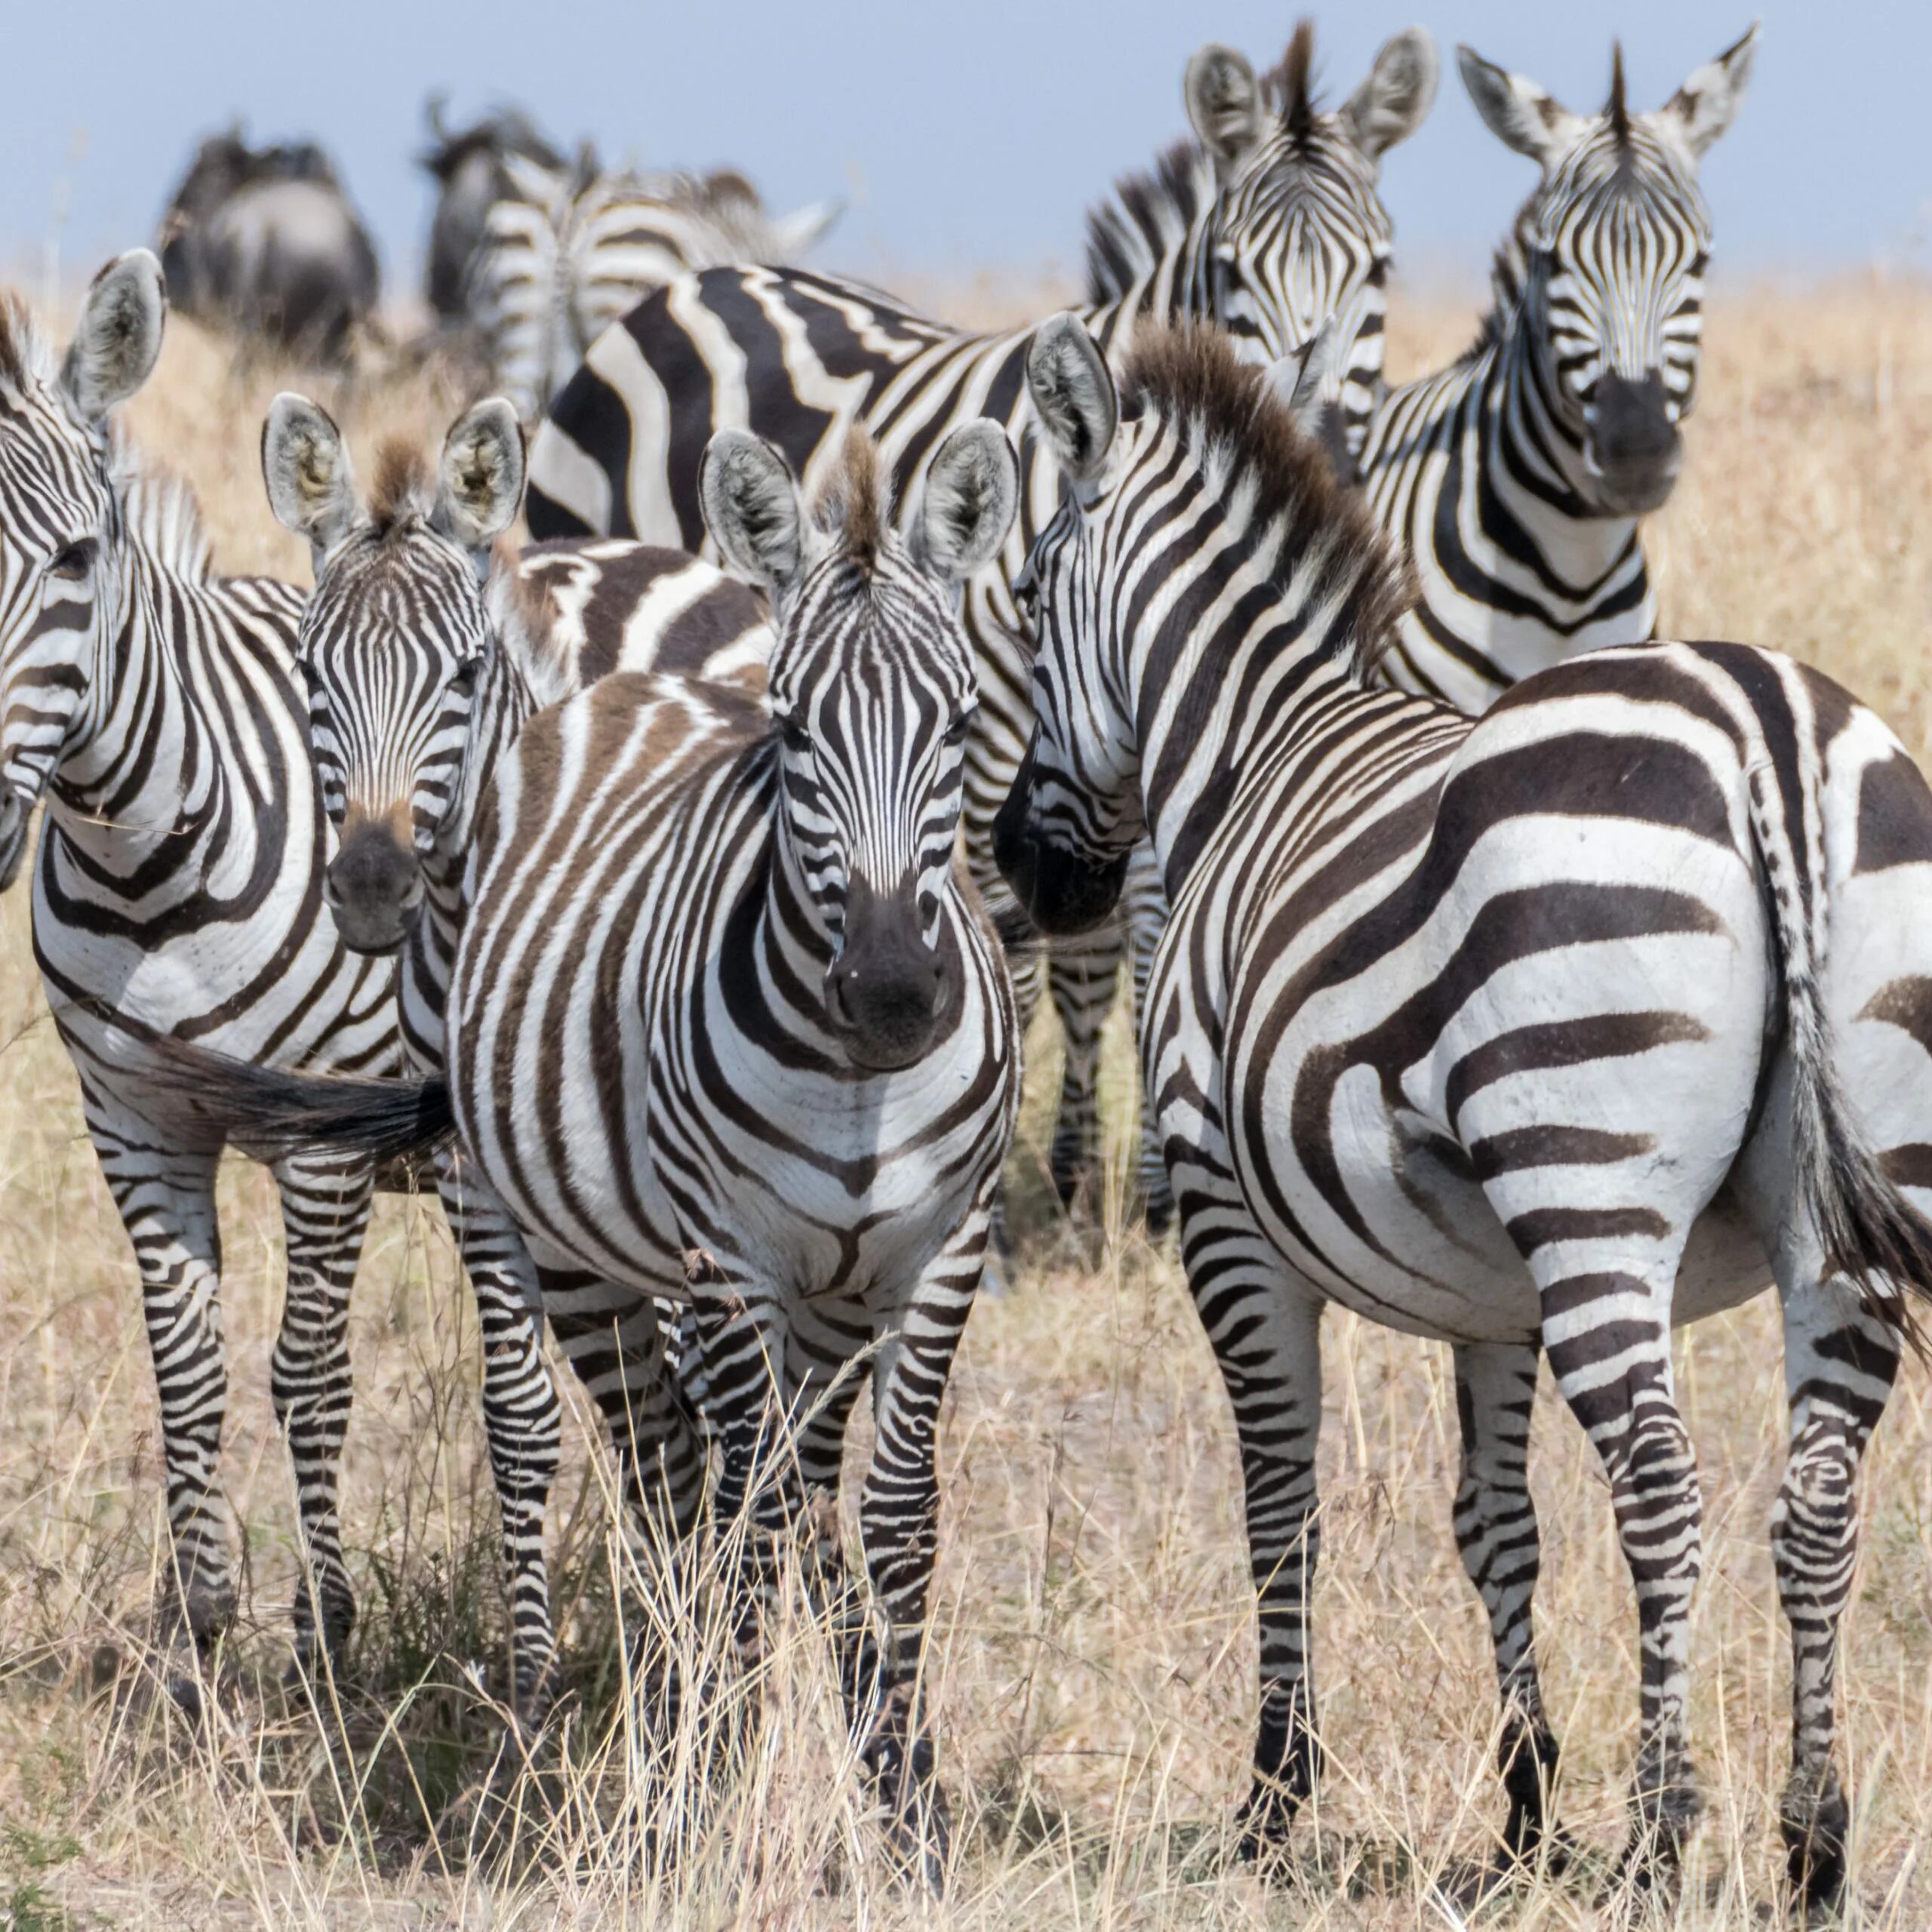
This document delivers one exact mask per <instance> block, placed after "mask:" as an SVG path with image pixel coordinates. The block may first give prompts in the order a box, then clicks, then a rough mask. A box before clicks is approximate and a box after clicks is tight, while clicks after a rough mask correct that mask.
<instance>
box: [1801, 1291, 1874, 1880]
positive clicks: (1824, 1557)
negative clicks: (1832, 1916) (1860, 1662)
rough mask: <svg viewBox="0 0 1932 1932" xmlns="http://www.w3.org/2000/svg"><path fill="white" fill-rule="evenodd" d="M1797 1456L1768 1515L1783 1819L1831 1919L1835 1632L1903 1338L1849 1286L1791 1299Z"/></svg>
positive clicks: (1837, 1825) (1842, 1836)
mask: <svg viewBox="0 0 1932 1932" xmlns="http://www.w3.org/2000/svg"><path fill="white" fill-rule="evenodd" d="M1784 1324H1785V1386H1786V1394H1787V1396H1788V1398H1789V1403H1790V1407H1791V1438H1790V1448H1789V1454H1788V1457H1787V1460H1786V1463H1785V1472H1784V1480H1783V1483H1782V1484H1780V1487H1779V1490H1778V1497H1777V1503H1775V1504H1774V1506H1773V1508H1772V1512H1771V1555H1772V1558H1773V1561H1774V1565H1775V1567H1776V1569H1777V1582H1778V1596H1779V1599H1780V1602H1781V1603H1782V1604H1783V1607H1784V1613H1785V1616H1786V1620H1788V1621H1789V1623H1790V1625H1791V1662H1792V1684H1791V1695H1792V1727H1791V1732H1792V1752H1791V1777H1790V1780H1789V1783H1787V1784H1786V1787H1785V1794H1784V1799H1783V1804H1781V1805H1780V1808H1779V1814H1778V1822H1779V1826H1780V1830H1781V1832H1782V1834H1783V1838H1784V1844H1785V1862H1786V1877H1787V1878H1788V1881H1789V1884H1790V1886H1791V1888H1792V1893H1793V1894H1794V1895H1795V1897H1796V1899H1797V1900H1798V1903H1799V1904H1800V1905H1801V1906H1802V1907H1803V1908H1804V1909H1805V1910H1806V1911H1807V1912H1810V1913H1813V1914H1816V1913H1818V1912H1829V1910H1830V1909H1832V1907H1834V1906H1835V1905H1836V1904H1837V1903H1838V1900H1839V1898H1840V1897H1841V1894H1842V1893H1843V1891H1844V1880H1845V1851H1846V1838H1847V1835H1848V1832H1849V1830H1850V1807H1848V1806H1847V1804H1846V1801H1845V1795H1844V1786H1842V1784H1841V1783H1840V1782H1839V1778H1838V1765H1837V1762H1836V1758H1835V1749H1834V1746H1835V1731H1836V1718H1835V1708H1834V1706H1835V1690H1836V1687H1837V1684H1836V1679H1837V1664H1838V1626H1839V1623H1840V1620H1841V1619H1842V1617H1843V1616H1844V1608H1845V1604H1846V1602H1847V1599H1848V1598H1849V1597H1850V1593H1851V1577H1852V1568H1853V1565H1854V1561H1855V1560H1856V1558H1857V1545H1858V1506H1857V1494H1856V1491H1855V1483H1856V1479H1857V1472H1858V1464H1859V1461H1860V1457H1862V1456H1863V1453H1864V1450H1865V1447H1866V1444H1867V1443H1868V1442H1869V1441H1870V1440H1871V1437H1872V1430H1873V1429H1874V1428H1875V1427H1876V1426H1877V1424H1878V1418H1879V1417H1880V1416H1881V1414H1883V1413H1884V1408H1885V1404H1886V1401H1887V1398H1888V1397H1889V1396H1890V1393H1891V1387H1892V1380H1893V1377H1894V1374H1896V1373H1897V1368H1898V1363H1899V1343H1898V1338H1897V1335H1896V1334H1895V1333H1894V1331H1891V1330H1890V1329H1887V1327H1884V1325H1883V1324H1881V1323H1880V1322H1878V1321H1875V1320H1874V1319H1873V1318H1872V1317H1871V1316H1870V1315H1866V1314H1865V1313H1864V1312H1863V1311H1862V1310H1861V1309H1860V1308H1859V1306H1858V1305H1857V1300H1856V1298H1855V1297H1854V1296H1853V1295H1852V1294H1850V1292H1849V1291H1847V1290H1846V1289H1845V1288H1844V1286H1843V1285H1842V1284H1838V1283H1834V1282H1822V1283H1821V1282H1818V1281H1815V1280H1814V1281H1807V1282H1806V1283H1805V1284H1804V1285H1802V1286H1801V1287H1795V1288H1794V1289H1792V1290H1790V1291H1787V1292H1786V1294H1785V1297H1784Z"/></svg>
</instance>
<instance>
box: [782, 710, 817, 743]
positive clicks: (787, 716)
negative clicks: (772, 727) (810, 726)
mask: <svg viewBox="0 0 1932 1932" xmlns="http://www.w3.org/2000/svg"><path fill="white" fill-rule="evenodd" d="M778 735H779V736H780V737H781V738H783V740H785V749H786V750H787V751H788V752H808V751H810V750H811V748H812V740H811V733H810V732H809V731H807V730H806V729H805V728H804V725H802V724H800V723H799V721H798V719H797V718H794V717H793V716H792V715H791V713H790V712H785V713H783V715H781V716H780V718H779V719H778Z"/></svg>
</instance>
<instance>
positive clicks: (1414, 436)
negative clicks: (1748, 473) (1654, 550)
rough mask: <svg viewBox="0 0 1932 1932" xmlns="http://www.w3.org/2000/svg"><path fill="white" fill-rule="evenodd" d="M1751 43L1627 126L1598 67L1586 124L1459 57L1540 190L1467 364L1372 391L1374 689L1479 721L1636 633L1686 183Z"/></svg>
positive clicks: (1664, 438) (1506, 249) (1369, 470)
mask: <svg viewBox="0 0 1932 1932" xmlns="http://www.w3.org/2000/svg"><path fill="white" fill-rule="evenodd" d="M1757 38H1758V29H1757V28H1756V27H1755V26H1752V28H1751V29H1750V30H1749V32H1747V33H1746V34H1745V35H1743V38H1741V39H1740V40H1738V41H1737V42H1735V43H1734V44H1733V45H1731V46H1730V47H1729V48H1726V49H1725V51H1724V52H1723V53H1722V54H1719V55H1718V57H1717V58H1716V59H1715V60H1713V61H1712V62H1710V63H1708V64H1707V65H1706V66H1703V67H1700V68H1699V69H1697V72H1694V74H1692V75H1691V76H1690V78H1689V79H1688V80H1687V81H1686V82H1684V85H1683V86H1682V87H1681V88H1679V89H1678V91H1677V92H1676V93H1675V94H1673V95H1672V97H1671V98H1670V99H1669V100H1668V101H1667V102H1666V103H1665V104H1664V105H1663V107H1661V108H1660V109H1658V110H1657V112H1654V113H1651V114H1636V113H1632V112H1631V111H1630V109H1629V104H1628V103H1627V101H1626V99H1625V94H1624V85H1623V54H1622V51H1621V49H1619V50H1618V51H1617V53H1616V54H1615V55H1614V59H1613V63H1612V67H1611V89H1610V99H1609V101H1608V103H1607V106H1605V107H1604V110H1603V112H1601V114H1596V115H1589V114H1573V113H1572V112H1570V110H1569V109H1567V108H1565V107H1564V106H1561V104H1560V103H1558V102H1557V101H1555V100H1553V99H1552V97H1550V96H1549V94H1546V93H1545V92H1544V91H1543V89H1542V88H1540V87H1538V86H1537V85H1536V83H1535V82H1533V81H1531V80H1527V79H1526V78H1524V76H1522V75H1520V74H1511V73H1506V72H1504V70H1503V69H1502V68H1500V67H1497V66H1492V65H1491V63H1489V62H1488V61H1487V60H1483V59H1482V58H1481V57H1479V56H1478V55H1477V54H1475V53H1473V52H1472V51H1470V49H1469V48H1466V47H1464V48H1460V49H1459V50H1458V55H1457V58H1458V61H1459V63H1460V68H1461V71H1462V75H1463V83H1464V85H1466V87H1467V88H1468V89H1469V96H1470V98H1471V99H1472V100H1473V101H1474V102H1475V105H1476V111H1477V112H1478V113H1479V114H1480V115H1481V117H1482V118H1483V121H1484V124H1485V125H1487V127H1488V128H1489V129H1490V131H1491V132H1492V133H1493V134H1495V135H1496V136H1497V138H1498V139H1499V140H1501V141H1503V143H1505V145H1506V146H1509V147H1511V148H1512V149H1515V151H1516V152H1518V154H1522V155H1527V156H1528V157H1529V158H1531V160H1533V161H1534V162H1537V165H1539V166H1540V168H1541V169H1542V170H1543V180H1542V181H1541V182H1540V183H1539V185H1538V186H1537V191H1536V192H1535V193H1534V194H1533V195H1531V197H1530V198H1529V200H1528V201H1527V202H1525V203H1524V206H1523V208H1522V209H1521V212H1520V213H1519V214H1518V216H1517V217H1516V220H1515V226H1514V228H1513V229H1512V232H1511V235H1510V236H1509V239H1508V240H1507V241H1506V242H1505V243H1504V244H1503V247H1502V248H1501V249H1500V251H1499V252H1498V254H1497V257H1496V265H1495V269H1494V302H1493V305H1492V306H1491V310H1490V312H1489V314H1488V315H1487V317H1486V318H1485V319H1484V322H1483V325H1482V330H1481V334H1480V335H1479V336H1478V339H1477V340H1476V342H1475V345H1474V346H1473V347H1472V348H1471V349H1469V352H1467V353H1466V355H1463V357H1462V358H1461V359H1460V361H1457V362H1455V363H1453V364H1452V365H1451V366H1450V367H1449V368H1447V369H1444V370H1442V371H1439V372H1438V373H1437V374H1435V375H1432V376H1427V377H1423V378H1422V379H1421V380H1419V381H1417V382H1413V383H1407V384H1405V385H1404V386H1402V387H1401V388H1399V389H1394V390H1392V391H1391V392H1389V393H1388V394H1387V395H1386V397H1384V398H1383V399H1382V401H1380V404H1379V405H1378V406H1377V408H1376V409H1375V410H1374V414H1373V415H1372V417H1371V420H1370V421H1369V423H1368V426H1367V434H1366V436H1365V438H1364V441H1363V443H1362V445H1361V449H1360V451H1359V453H1358V462H1359V466H1360V472H1361V484H1362V487H1363V488H1364V490H1365V491H1366V492H1367V497H1368V500H1369V502H1370V503H1371V506H1373V507H1374V512H1375V514H1376V516H1377V518H1378V519H1379V520H1380V522H1381V524H1382V525H1383V528H1384V529H1386V530H1387V531H1389V532H1390V533H1391V534H1392V535H1394V536H1395V537H1397V538H1398V540H1399V541H1400V542H1401V544H1402V545H1403V546H1404V548H1405V549H1407V552H1409V555H1410V556H1411V558H1413V559H1414V565H1415V571H1416V578H1417V586H1418V589H1419V593H1420V594H1419V595H1418V597H1417V601H1416V605H1415V607H1414V609H1413V610H1411V611H1410V612H1408V613H1407V615H1405V616H1404V617H1403V618H1402V620H1401V623H1399V625H1398V627H1397V630H1396V636H1395V644H1394V645H1393V647H1392V649H1391V650H1390V651H1389V655H1388V657H1387V659H1386V662H1385V664H1384V666H1383V669H1384V670H1385V672H1386V673H1387V675H1389V677H1390V678H1392V681H1394V682H1395V683H1397V684H1398V685H1401V687H1402V688H1404V689H1405V690H1408V691H1426V692H1429V693H1430V694H1433V695H1435V696H1437V697H1446V698H1447V699H1449V700H1451V701H1452V702H1454V703H1456V704H1457V705H1459V706H1461V707H1462V709H1464V710H1466V711H1472V712H1479V711H1482V710H1484V709H1487V707H1488V706H1489V705H1491V703H1494V701H1495V700H1496V699H1497V697H1499V696H1500V694H1502V693H1503V691H1505V690H1506V689H1507V688H1508V687H1509V685H1511V684H1512V683H1514V682H1515V680H1516V679H1517V678H1521V677H1525V676H1527V675H1528V674H1529V673H1530V672H1533V671H1537V670H1540V669H1543V668H1544V667H1545V666H1549V665H1552V664H1555V663H1558V662H1559V661H1561V660H1562V659H1564V658H1565V657H1569V656H1571V654H1573V653H1574V652H1577V651H1586V650H1589V649H1592V648H1595V647H1596V646H1598V645H1606V644H1635V643H1639V642H1641V641H1643V640H1644V639H1645V638H1649V637H1651V636H1653V635H1654V634H1655V632H1656V629H1657V592H1656V589H1655V587H1654V585H1653V584H1652V583H1651V579H1650V575H1649V571H1648V569H1647V565H1646V562H1645V559H1644V546H1643V542H1642V538H1641V518H1643V516H1644V515H1645V514H1646V513H1647V512H1650V511H1652V510H1654V509H1658V508H1660V507H1661V506H1662V505H1663V503H1664V502H1665V500H1666V499H1667V498H1668V497H1669V494H1670V491H1671V488H1672V485H1673V484H1674V483H1675V480H1676V478H1677V474H1678V467H1679V464H1680V463H1681V457H1682V434H1681V428H1680V426H1681V423H1682V421H1683V420H1684V417H1687V415H1689V414H1690V410H1691V407H1692V405H1693V404H1694V402H1695V401H1696V398H1697V361H1698V346H1699V341H1700V335H1701V332H1702V325H1703V314H1702V308H1703V283H1704V272H1705V268H1706V263H1708V261H1709V256H1710V249H1711V219H1710V214H1709V210H1708V209H1707V208H1706V205H1705V203H1704V198H1703V194H1702V193H1701V192H1700V190H1699V188H1698V185H1697V165H1698V163H1699V162H1700V159H1701V158H1702V157H1703V154H1704V152H1705V151H1706V149H1708V148H1709V146H1711V144H1712V142H1714V141H1715V140H1717V138H1718V136H1719V135H1721V134H1723V133H1724V130H1725V129H1726V128H1728V127H1729V126H1730V122H1731V119H1732V117H1733V116H1734V115H1735V113H1736V112H1737V107H1738V104H1739V103H1740V100H1742V98H1743V93H1744V89H1745V86H1746V82H1748V81H1749V78H1750V73H1751V62H1752V55H1753V54H1754V53H1755V51H1756V48H1757Z"/></svg>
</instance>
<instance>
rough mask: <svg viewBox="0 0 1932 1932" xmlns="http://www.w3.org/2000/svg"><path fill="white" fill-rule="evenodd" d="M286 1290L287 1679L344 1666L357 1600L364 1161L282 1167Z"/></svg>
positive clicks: (275, 1380)
mask: <svg viewBox="0 0 1932 1932" xmlns="http://www.w3.org/2000/svg"><path fill="white" fill-rule="evenodd" d="M273 1171H274V1174H275V1184H276V1186H277V1187H278V1188H279V1189H280V1190H281V1223H282V1229H283V1232H284V1235H285V1238H286V1241H287V1244H288V1289H287V1292H286V1294H285V1297H284V1299H283V1301H282V1309H281V1327H280V1328H279V1330H278V1331H277V1333H276V1335H275V1353H274V1356H273V1358H272V1362H271V1364H270V1367H269V1388H270V1391H271V1392H272V1395H273V1398H274V1401H275V1418H276V1420H278V1422H279V1423H281V1430H282V1433H283V1435H284V1436H285V1437H286V1438H287V1439H288V1456H289V1461H290V1463H291V1464H292V1465H293V1466H294V1472H295V1498H296V1508H297V1514H298V1515H299V1516H300V1520H301V1525H302V1547H303V1559H304V1565H305V1570H306V1574H305V1575H304V1577H303V1581H302V1583H301V1585H300V1587H299V1588H298V1589H297V1592H296V1597H295V1658H294V1663H293V1664H292V1665H291V1668H290V1673H289V1675H290V1681H291V1682H295V1681H300V1679H301V1678H303V1677H304V1676H306V1675H309V1674H311V1673H312V1672H314V1671H315V1669H316V1668H317V1666H318V1664H319V1663H320V1662H321V1657H320V1655H319V1654H318V1646H319V1650H320V1651H326V1653H327V1654H328V1657H329V1659H330V1661H331V1663H332V1664H334V1665H339V1664H340V1661H341V1660H342V1657H343V1653H344V1651H345V1649H346V1646H347V1644H348V1641H349V1632H351V1631H352V1629H354V1628H355V1590H354V1589H353V1588H352V1586H351V1585H350V1583H349V1568H348V1565H347V1564H346V1563H345V1562H344V1561H343V1553H342V1523H341V1519H340V1516H339V1515H338V1514H337V1490H338V1484H339V1481H340V1476H341V1473H342V1440H343V1435H344V1433H345V1432H346V1430H347V1429H348V1426H349V1401H350V1398H351V1397H352V1394H353V1392H354V1384H353V1381H352V1377H351V1374H350V1369H349V1294H350V1291H351V1290H352V1288H353V1287H354V1286H355V1269H356V1266H357V1264H358V1263H359V1262H360V1261H361V1258H362V1238H363V1235H364V1234H365V1232H366V1231H367V1229H368V1225H369V1202H370V1198H371V1195H372V1193H373V1192H374V1172H373V1170H372V1168H371V1164H370V1162H369V1161H368V1158H366V1157H365V1156H363V1155H334V1156H330V1155H300V1156H295V1157H291V1158H288V1159H286V1160H283V1161H278V1162H277V1163H276V1164H275V1168H274V1170H273Z"/></svg>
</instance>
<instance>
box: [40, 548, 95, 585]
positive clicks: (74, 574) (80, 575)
mask: <svg viewBox="0 0 1932 1932" xmlns="http://www.w3.org/2000/svg"><path fill="white" fill-rule="evenodd" d="M98 547H99V546H97V544H96V543H95V542H94V539H93V538H92V537H82V539H81V540H80V541H79V542H78V543H69V545H68V546H67V547H66V549H64V550H63V551H62V552H60V555H58V556H57V557H56V558H54V561H53V562H52V563H51V564H49V565H48V567H47V568H48V571H49V573H50V574H51V575H53V576H54V577H58V578H60V580H61V581H62V582H63V583H81V582H82V580H84V579H85V577H86V576H87V574H88V571H91V570H92V569H93V568H94V552H95V551H96V549H98Z"/></svg>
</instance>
